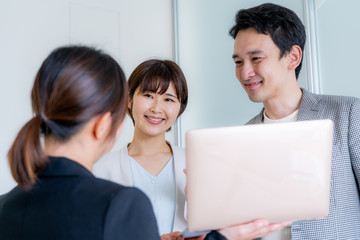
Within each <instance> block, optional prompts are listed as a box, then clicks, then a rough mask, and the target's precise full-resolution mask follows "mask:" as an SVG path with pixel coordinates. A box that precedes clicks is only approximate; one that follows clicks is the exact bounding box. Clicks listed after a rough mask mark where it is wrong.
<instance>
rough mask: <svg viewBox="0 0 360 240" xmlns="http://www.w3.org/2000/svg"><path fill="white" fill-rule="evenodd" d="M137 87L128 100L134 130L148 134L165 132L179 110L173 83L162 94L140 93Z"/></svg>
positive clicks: (154, 134) (155, 134)
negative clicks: (131, 97)
mask: <svg viewBox="0 0 360 240" xmlns="http://www.w3.org/2000/svg"><path fill="white" fill-rule="evenodd" d="M139 90H140V87H138V88H137V89H136V91H135V93H134V96H133V99H132V100H130V101H129V108H130V109H131V113H132V117H133V119H134V122H135V131H140V132H141V133H143V134H145V135H149V136H157V135H161V134H165V132H166V130H168V129H169V128H170V127H171V126H172V125H173V124H174V122H175V121H176V119H177V116H178V114H179V111H180V102H179V100H178V98H177V95H176V91H175V88H174V85H173V83H170V85H169V88H168V89H167V90H166V92H165V93H164V94H162V95H160V94H159V93H153V92H144V93H141V92H140V91H139Z"/></svg>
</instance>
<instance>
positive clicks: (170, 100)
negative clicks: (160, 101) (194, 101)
mask: <svg viewBox="0 0 360 240" xmlns="http://www.w3.org/2000/svg"><path fill="white" fill-rule="evenodd" d="M165 101H166V102H174V100H172V99H171V98H166V99H165Z"/></svg>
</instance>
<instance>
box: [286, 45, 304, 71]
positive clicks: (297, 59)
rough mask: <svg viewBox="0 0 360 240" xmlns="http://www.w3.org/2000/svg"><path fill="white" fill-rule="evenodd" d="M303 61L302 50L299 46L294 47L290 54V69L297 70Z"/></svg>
mask: <svg viewBox="0 0 360 240" xmlns="http://www.w3.org/2000/svg"><path fill="white" fill-rule="evenodd" d="M301 59H302V51H301V48H300V47H299V46H298V45H293V46H292V47H291V50H290V52H289V54H288V68H289V69H290V70H295V69H296V68H297V67H298V66H299V64H300V63H301Z"/></svg>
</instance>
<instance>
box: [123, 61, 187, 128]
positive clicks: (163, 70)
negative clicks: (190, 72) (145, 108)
mask: <svg viewBox="0 0 360 240" xmlns="http://www.w3.org/2000/svg"><path fill="white" fill-rule="evenodd" d="M170 83H173V85H174V88H175V92H176V95H177V98H178V100H179V102H180V111H179V114H178V116H180V115H181V114H182V113H183V112H184V111H185V108H186V105H187V102H188V89H187V83H186V79H185V76H184V73H183V72H182V70H181V68H180V67H179V66H178V65H177V64H176V63H174V62H173V61H170V60H158V59H150V60H147V61H145V62H143V63H141V64H140V65H139V66H137V67H136V68H135V69H134V71H133V72H132V73H131V75H130V77H129V80H128V87H129V98H130V100H132V99H133V96H134V94H135V91H136V89H138V88H140V89H139V90H140V92H141V93H144V92H153V93H159V94H164V93H165V92H166V91H167V89H168V88H169V86H170ZM128 113H129V115H130V117H131V118H132V115H131V109H128ZM132 119H133V118H132ZM133 121H134V119H133Z"/></svg>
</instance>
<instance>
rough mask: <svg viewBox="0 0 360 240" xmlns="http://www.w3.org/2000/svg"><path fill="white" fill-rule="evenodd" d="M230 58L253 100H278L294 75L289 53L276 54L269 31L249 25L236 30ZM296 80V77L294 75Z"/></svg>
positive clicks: (278, 50)
mask: <svg viewBox="0 0 360 240" xmlns="http://www.w3.org/2000/svg"><path fill="white" fill-rule="evenodd" d="M233 59H234V62H235V65H236V77H237V79H238V80H239V81H240V83H241V85H242V86H243V88H244V89H245V91H246V93H247V94H248V96H249V98H250V100H251V101H253V102H263V103H264V102H267V101H272V100H279V98H281V97H282V95H284V92H286V89H287V86H288V84H289V83H290V82H291V81H292V80H291V79H289V78H291V77H292V78H294V77H295V75H294V71H293V70H291V69H289V68H288V62H289V57H288V54H285V55H284V56H283V57H282V58H280V49H279V48H278V47H277V46H276V45H275V43H274V42H273V40H272V39H271V37H270V35H265V34H261V33H258V32H257V31H256V30H255V29H253V28H250V29H247V30H241V31H239V32H238V33H237V35H236V38H235V45H234V54H233ZM295 81H296V78H295Z"/></svg>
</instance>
